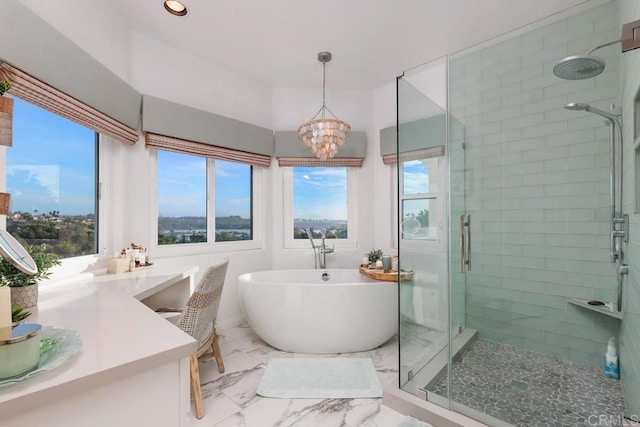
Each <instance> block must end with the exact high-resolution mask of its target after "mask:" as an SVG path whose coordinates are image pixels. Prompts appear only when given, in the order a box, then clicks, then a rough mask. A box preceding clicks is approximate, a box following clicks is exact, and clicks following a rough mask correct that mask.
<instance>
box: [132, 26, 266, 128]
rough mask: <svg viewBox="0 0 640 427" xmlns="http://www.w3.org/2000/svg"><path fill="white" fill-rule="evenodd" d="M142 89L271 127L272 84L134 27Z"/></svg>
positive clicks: (135, 76)
mask: <svg viewBox="0 0 640 427" xmlns="http://www.w3.org/2000/svg"><path fill="white" fill-rule="evenodd" d="M131 67H132V72H131V74H132V79H131V82H132V85H133V87H135V88H136V90H138V92H140V93H142V94H147V95H153V96H156V97H158V98H164V99H167V100H170V101H173V102H177V103H179V104H184V105H188V106H190V107H193V108H198V109H200V110H204V111H209V112H212V113H215V114H219V115H221V116H226V117H231V118H234V119H237V120H242V121H244V122H248V123H252V124H254V125H258V126H263V127H267V128H270V127H271V123H272V116H271V89H270V88H268V87H266V86H265V85H263V84H261V83H258V82H256V81H254V80H251V79H248V78H246V77H243V76H240V75H238V74H236V73H234V72H232V71H229V70H227V69H226V68H224V67H222V66H220V65H218V64H214V63H211V62H208V61H205V60H203V59H201V58H199V57H197V56H194V55H192V54H189V53H185V52H183V51H181V50H180V49H176V48H174V47H172V46H168V45H166V44H164V43H162V42H158V41H156V40H153V39H151V38H149V37H147V36H144V35H142V34H139V33H136V32H133V33H132V48H131Z"/></svg>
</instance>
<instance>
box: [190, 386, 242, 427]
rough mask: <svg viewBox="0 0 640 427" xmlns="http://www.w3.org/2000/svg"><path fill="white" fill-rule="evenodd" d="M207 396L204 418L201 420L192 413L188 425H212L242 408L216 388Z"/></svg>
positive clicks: (199, 426)
mask: <svg viewBox="0 0 640 427" xmlns="http://www.w3.org/2000/svg"><path fill="white" fill-rule="evenodd" d="M207 397H208V398H206V399H204V403H203V406H204V415H205V416H204V418H202V419H200V420H199V419H197V418H196V416H195V414H194V413H191V414H190V415H189V418H188V419H187V422H186V424H185V426H186V427H211V426H214V425H217V424H218V423H219V422H221V421H223V420H225V419H227V418H228V417H230V416H231V415H233V414H237V413H238V412H240V410H241V409H242V408H240V406H238V405H236V404H235V403H234V402H233V401H232V400H231V399H229V398H228V397H227V396H225V395H224V394H223V393H222V392H221V391H218V390H214V391H212V392H210V393H209V394H208V396H207Z"/></svg>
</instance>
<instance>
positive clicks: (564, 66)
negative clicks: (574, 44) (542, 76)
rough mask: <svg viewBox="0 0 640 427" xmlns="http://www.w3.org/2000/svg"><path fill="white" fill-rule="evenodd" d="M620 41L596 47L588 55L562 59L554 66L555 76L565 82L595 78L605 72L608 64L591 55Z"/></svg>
mask: <svg viewBox="0 0 640 427" xmlns="http://www.w3.org/2000/svg"><path fill="white" fill-rule="evenodd" d="M620 41H621V40H615V41H612V42H609V43H605V44H601V45H599V46H596V47H594V48H592V49H591V50H589V52H587V53H586V55H573V56H567V57H566V58H562V59H561V60H560V61H558V63H557V64H556V65H554V66H553V74H555V75H556V76H558V77H560V78H561V79H565V80H582V79H590V78H591V77H595V76H597V75H598V74H600V73H601V72H603V71H604V67H605V65H606V63H605V62H604V59H602V58H598V57H597V56H593V55H591V54H592V53H593V52H594V51H595V50H597V49H600V48H601V47H605V46H610V45H612V44H615V43H620Z"/></svg>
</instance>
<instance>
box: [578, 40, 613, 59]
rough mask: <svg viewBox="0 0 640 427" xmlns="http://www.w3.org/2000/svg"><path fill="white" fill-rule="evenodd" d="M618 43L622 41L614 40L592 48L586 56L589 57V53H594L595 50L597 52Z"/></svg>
mask: <svg viewBox="0 0 640 427" xmlns="http://www.w3.org/2000/svg"><path fill="white" fill-rule="evenodd" d="M620 42H622V39H618V40H614V41H612V42H608V43H604V44H601V45H598V46H596V47H593V48H591V50H589V52H587V55H586V56H589V55H591V53H593V52H594V51H596V50H598V49H600V48H603V47H607V46H611V45H612V44H616V43H620Z"/></svg>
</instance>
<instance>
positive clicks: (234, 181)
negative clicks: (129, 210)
mask: <svg viewBox="0 0 640 427" xmlns="http://www.w3.org/2000/svg"><path fill="white" fill-rule="evenodd" d="M215 210H216V213H215V215H216V216H218V217H224V216H240V217H241V218H250V217H251V166H249V165H245V164H242V163H235V162H227V161H224V160H216V161H215ZM158 213H159V215H160V216H169V217H180V216H206V215H207V160H206V159H205V158H204V157H197V156H191V155H188V154H180V153H173V152H169V151H158Z"/></svg>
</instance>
